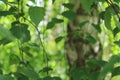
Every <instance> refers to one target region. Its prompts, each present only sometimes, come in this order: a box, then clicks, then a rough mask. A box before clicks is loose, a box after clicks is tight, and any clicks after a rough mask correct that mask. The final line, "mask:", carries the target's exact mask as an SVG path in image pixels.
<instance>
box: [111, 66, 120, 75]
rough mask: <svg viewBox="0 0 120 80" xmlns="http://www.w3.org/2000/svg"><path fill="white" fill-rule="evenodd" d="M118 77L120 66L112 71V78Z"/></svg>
mask: <svg viewBox="0 0 120 80" xmlns="http://www.w3.org/2000/svg"><path fill="white" fill-rule="evenodd" d="M117 75H120V66H118V67H116V68H114V70H113V71H112V77H113V76H117Z"/></svg>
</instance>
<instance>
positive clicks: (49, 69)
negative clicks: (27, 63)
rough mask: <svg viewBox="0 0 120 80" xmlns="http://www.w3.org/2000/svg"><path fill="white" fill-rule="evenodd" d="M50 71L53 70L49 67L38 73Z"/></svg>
mask: <svg viewBox="0 0 120 80" xmlns="http://www.w3.org/2000/svg"><path fill="white" fill-rule="evenodd" d="M51 70H53V69H52V68H50V67H45V68H43V69H42V70H40V72H49V71H51Z"/></svg>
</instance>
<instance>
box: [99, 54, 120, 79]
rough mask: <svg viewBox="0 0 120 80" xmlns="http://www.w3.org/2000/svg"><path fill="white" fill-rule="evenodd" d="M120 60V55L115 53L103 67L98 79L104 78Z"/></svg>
mask: <svg viewBox="0 0 120 80" xmlns="http://www.w3.org/2000/svg"><path fill="white" fill-rule="evenodd" d="M118 62H120V56H118V55H113V56H112V57H111V58H110V61H109V62H108V63H107V64H106V65H105V66H104V67H103V69H102V71H101V73H100V75H99V77H98V80H103V79H104V78H105V76H106V74H107V73H108V72H112V71H113V69H114V64H116V63H118Z"/></svg>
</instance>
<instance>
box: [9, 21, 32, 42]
mask: <svg viewBox="0 0 120 80" xmlns="http://www.w3.org/2000/svg"><path fill="white" fill-rule="evenodd" d="M27 28H28V25H26V24H16V23H12V27H11V29H10V31H11V33H12V34H13V35H14V36H15V37H16V38H17V39H19V40H20V41H21V42H27V41H29V40H30V31H29V30H28V29H27Z"/></svg>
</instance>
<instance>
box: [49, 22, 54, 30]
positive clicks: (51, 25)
mask: <svg viewBox="0 0 120 80" xmlns="http://www.w3.org/2000/svg"><path fill="white" fill-rule="evenodd" d="M54 25H55V23H54V22H48V24H47V29H51V28H53V27H54Z"/></svg>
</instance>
